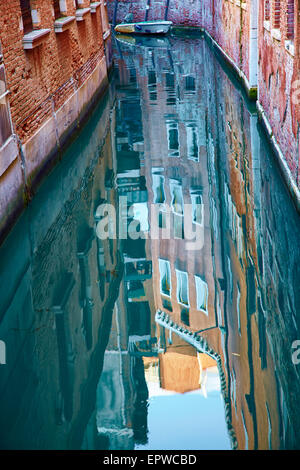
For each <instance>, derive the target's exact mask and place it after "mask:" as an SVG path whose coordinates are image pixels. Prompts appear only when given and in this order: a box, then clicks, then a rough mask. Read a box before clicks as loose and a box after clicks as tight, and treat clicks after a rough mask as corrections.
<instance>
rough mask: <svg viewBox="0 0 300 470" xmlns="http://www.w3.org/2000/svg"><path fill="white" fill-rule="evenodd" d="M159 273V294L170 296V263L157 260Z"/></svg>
mask: <svg viewBox="0 0 300 470" xmlns="http://www.w3.org/2000/svg"><path fill="white" fill-rule="evenodd" d="M159 273H160V292H161V294H164V295H167V296H168V297H170V296H171V289H172V283H171V268H170V262H169V261H167V260H164V259H160V260H159Z"/></svg>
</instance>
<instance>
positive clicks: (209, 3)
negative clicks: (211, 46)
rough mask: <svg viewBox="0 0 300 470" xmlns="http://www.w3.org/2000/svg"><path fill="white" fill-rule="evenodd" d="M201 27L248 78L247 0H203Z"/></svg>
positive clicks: (248, 32)
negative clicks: (243, 0)
mask: <svg viewBox="0 0 300 470" xmlns="http://www.w3.org/2000/svg"><path fill="white" fill-rule="evenodd" d="M201 3H202V15H201V16H202V27H203V28H205V30H206V31H207V32H208V33H209V34H210V35H211V36H212V37H213V39H215V41H217V43H218V44H219V45H220V46H221V48H222V49H223V51H224V52H225V53H226V54H227V55H228V56H229V57H230V58H231V59H232V60H233V62H234V63H235V65H236V66H237V67H238V68H239V69H240V70H241V71H242V72H243V73H244V74H245V76H246V78H247V80H249V35H250V9H249V1H248V3H246V2H240V1H231V0H203V1H202V2H201Z"/></svg>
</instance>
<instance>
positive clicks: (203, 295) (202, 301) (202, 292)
mask: <svg viewBox="0 0 300 470" xmlns="http://www.w3.org/2000/svg"><path fill="white" fill-rule="evenodd" d="M195 285H196V298H197V310H200V311H201V312H204V313H205V315H208V304H207V302H208V285H207V284H206V282H205V281H203V279H202V278H201V277H200V276H195Z"/></svg>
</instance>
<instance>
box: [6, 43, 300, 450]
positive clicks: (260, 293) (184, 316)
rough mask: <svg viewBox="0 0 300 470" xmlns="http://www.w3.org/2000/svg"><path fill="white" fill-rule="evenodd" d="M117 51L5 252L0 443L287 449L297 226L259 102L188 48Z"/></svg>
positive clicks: (296, 438) (292, 440) (293, 375)
mask: <svg viewBox="0 0 300 470" xmlns="http://www.w3.org/2000/svg"><path fill="white" fill-rule="evenodd" d="M114 54H115V66H114V74H113V77H112V79H111V83H110V87H109V90H108V91H107V93H106V96H105V97H104V98H103V100H102V102H101V103H99V105H98V107H97V108H96V109H95V110H94V111H93V114H92V115H91V116H90V119H89V121H88V122H87V124H86V126H85V127H84V128H83V129H82V131H81V133H80V135H79V136H78V138H77V139H76V140H75V141H74V142H73V143H72V144H71V146H70V147H69V148H68V149H67V151H66V152H65V155H64V156H63V159H62V161H61V163H60V164H59V165H58V166H57V167H56V168H55V169H54V170H53V172H52V173H51V174H50V175H49V176H48V178H47V179H46V181H45V182H44V183H43V184H42V185H41V187H40V189H39V190H38V192H37V194H36V195H35V197H34V199H33V201H32V202H31V203H30V205H29V206H28V208H27V209H26V210H25V211H24V213H23V214H22V216H21V217H20V219H19V220H18V223H17V224H16V226H15V227H14V229H13V230H12V232H11V233H10V235H9V236H8V238H7V239H6V241H5V243H4V244H3V245H2V247H1V248H0V280H1V282H0V340H1V341H2V342H3V343H1V344H2V345H3V344H5V354H2V356H1V361H2V362H5V364H1V365H0V394H1V402H0V420H1V431H0V446H1V448H4V449H99V450H101V449H136V450H139V449H157V450H159V449H182V450H185V449H231V448H240V449H247V448H248V449H255V448H260V449H268V448H273V449H278V448H299V444H300V434H299V429H300V422H299V420H300V413H299V404H298V396H299V391H300V376H299V372H300V365H298V355H297V348H298V344H297V343H295V341H297V340H298V339H299V340H300V332H299V328H300V322H299V303H300V292H299V285H300V282H299V278H300V276H299V274H300V273H299V271H300V268H299V251H300V246H299V216H298V214H297V212H296V210H295V208H294V206H293V203H292V201H291V199H290V197H289V195H288V192H287V190H286V188H285V186H284V183H283V181H282V179H281V177H280V174H279V171H278V168H277V164H276V161H275V159H274V157H273V155H272V153H271V151H270V148H269V147H268V144H267V142H266V140H265V138H264V135H263V133H262V130H261V127H260V124H259V123H258V117H257V115H256V111H255V106H253V104H251V103H250V102H247V100H246V98H245V95H244V93H243V91H242V90H241V88H240V87H239V85H238V84H237V83H236V82H235V81H234V77H232V76H231V75H230V74H229V72H227V71H226V70H225V69H224V68H222V67H223V65H222V64H221V63H220V62H219V59H218V58H217V57H216V56H215V55H214V53H213V52H212V51H211V49H210V47H209V45H208V44H207V42H206V41H205V40H204V39H203V38H201V37H199V38H195V37H194V38H188V37H181V38H176V37H169V38H159V39H157V40H156V39H155V38H151V39H149V38H138V39H137V40H136V41H135V42H134V43H133V44H132V39H131V40H130V41H129V42H128V40H127V39H126V37H122V38H120V41H117V42H115V45H114ZM104 204H106V205H107V206H106V209H107V211H106V212H105V211H104V210H103V207H104V206H103V205H104ZM107 214H108V216H107ZM189 215H190V216H191V217H190V219H191V226H192V228H193V233H194V234H196V235H195V239H189V227H188V225H185V223H186V220H188V218H189ZM168 229H170V230H168Z"/></svg>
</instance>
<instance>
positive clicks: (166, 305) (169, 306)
mask: <svg viewBox="0 0 300 470" xmlns="http://www.w3.org/2000/svg"><path fill="white" fill-rule="evenodd" d="M161 301H162V306H163V308H164V309H166V310H168V311H169V312H173V307H172V303H171V302H170V300H169V299H165V298H164V297H162V298H161Z"/></svg>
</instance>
